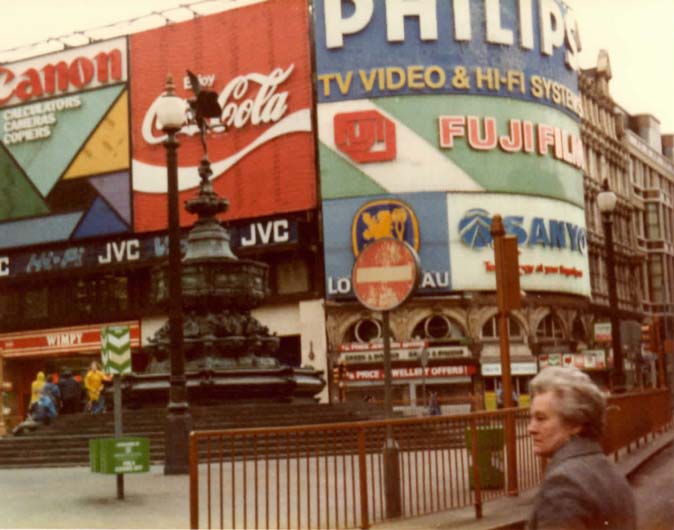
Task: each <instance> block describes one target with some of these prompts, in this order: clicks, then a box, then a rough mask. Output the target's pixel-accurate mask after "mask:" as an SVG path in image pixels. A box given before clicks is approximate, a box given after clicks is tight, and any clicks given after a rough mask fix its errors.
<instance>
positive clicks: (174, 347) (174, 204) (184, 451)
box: [157, 75, 192, 475]
mask: <svg viewBox="0 0 674 530" xmlns="http://www.w3.org/2000/svg"><path fill="white" fill-rule="evenodd" d="M174 88H175V85H174V83H173V77H172V76H171V75H169V76H168V78H167V80H166V92H165V93H164V95H163V96H162V97H161V98H160V100H159V104H158V105H157V121H158V122H159V125H160V127H161V128H162V129H163V131H164V132H165V133H166V139H165V140H164V147H165V148H166V170H167V178H168V230H169V237H168V239H169V270H168V283H169V345H170V360H171V376H170V383H169V384H170V386H169V403H168V412H167V416H166V430H165V447H166V461H165V464H164V473H165V474H166V475H177V474H186V473H187V472H188V471H189V458H188V437H189V432H190V430H191V427H192V418H191V416H190V412H189V405H188V404H187V385H186V381H185V352H184V349H183V313H182V312H183V308H182V279H181V272H182V271H181V260H182V257H181V252H180V216H179V214H180V211H179V207H178V157H177V150H178V145H179V143H178V141H177V139H176V134H177V133H178V131H179V130H180V128H181V127H182V126H183V125H184V123H185V121H186V117H187V107H188V105H187V102H186V101H185V100H184V99H182V98H180V97H178V96H176V95H175V93H174Z"/></svg>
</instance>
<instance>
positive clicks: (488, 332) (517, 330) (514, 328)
mask: <svg viewBox="0 0 674 530" xmlns="http://www.w3.org/2000/svg"><path fill="white" fill-rule="evenodd" d="M498 337H499V332H498V315H494V316H493V317H491V318H490V319H489V320H487V322H485V324H484V326H482V338H483V339H497V338H498ZM508 337H510V338H511V339H522V338H523V334H522V328H521V326H520V323H519V322H518V320H517V319H516V318H515V317H514V316H512V315H510V316H509V317H508Z"/></svg>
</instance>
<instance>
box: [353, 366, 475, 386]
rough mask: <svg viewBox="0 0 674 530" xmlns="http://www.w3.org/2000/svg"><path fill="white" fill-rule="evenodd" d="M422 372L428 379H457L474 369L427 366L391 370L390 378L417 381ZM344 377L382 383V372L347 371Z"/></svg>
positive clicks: (469, 367)
mask: <svg viewBox="0 0 674 530" xmlns="http://www.w3.org/2000/svg"><path fill="white" fill-rule="evenodd" d="M424 371H425V372H426V377H428V378H440V377H459V376H465V375H473V374H474V373H475V372H476V368H475V366H474V365H472V364H471V365H458V366H427V367H426V368H422V367H421V366H417V367H409V368H393V369H392V370H391V376H392V377H393V379H418V378H421V377H423V376H424ZM346 377H347V379H348V380H349V381H352V382H355V381H383V379H384V370H380V369H373V370H349V371H348V372H347V373H346Z"/></svg>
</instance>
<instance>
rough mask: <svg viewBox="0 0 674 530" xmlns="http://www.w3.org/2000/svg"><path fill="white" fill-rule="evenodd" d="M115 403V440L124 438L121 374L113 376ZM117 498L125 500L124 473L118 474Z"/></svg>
mask: <svg viewBox="0 0 674 530" xmlns="http://www.w3.org/2000/svg"><path fill="white" fill-rule="evenodd" d="M112 384H113V391H114V394H113V403H114V410H115V438H121V437H122V379H121V376H120V375H119V374H114V375H113V376H112ZM117 498H118V499H120V500H121V499H124V473H117Z"/></svg>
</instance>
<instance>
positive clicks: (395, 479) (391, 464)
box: [382, 311, 402, 519]
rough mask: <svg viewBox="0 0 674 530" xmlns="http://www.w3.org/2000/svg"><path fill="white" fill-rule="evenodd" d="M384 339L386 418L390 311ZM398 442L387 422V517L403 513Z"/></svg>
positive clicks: (389, 399)
mask: <svg viewBox="0 0 674 530" xmlns="http://www.w3.org/2000/svg"><path fill="white" fill-rule="evenodd" d="M382 339H383V342H384V409H385V414H386V419H387V420H391V419H392V418H393V388H392V385H393V377H392V373H391V327H390V323H389V312H388V311H382ZM398 456H399V455H398V444H397V443H396V441H395V440H394V439H393V429H392V427H391V424H390V423H387V424H386V441H385V442H384V492H385V495H386V517H387V518H388V519H392V518H395V517H400V516H401V515H402V504H401V496H400V467H399V461H398Z"/></svg>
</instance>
